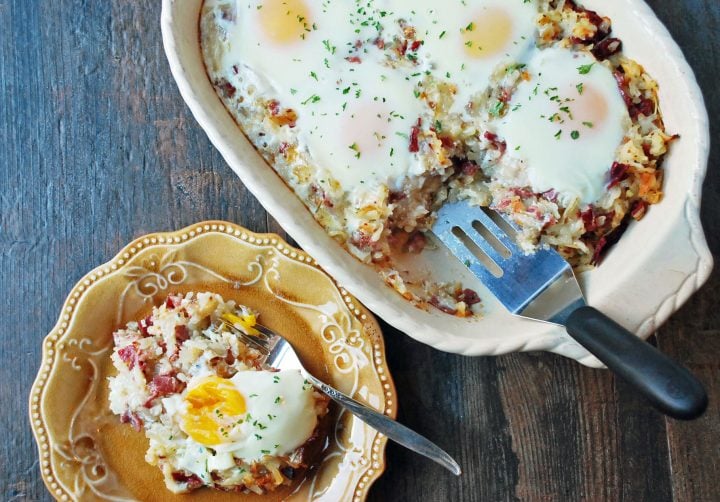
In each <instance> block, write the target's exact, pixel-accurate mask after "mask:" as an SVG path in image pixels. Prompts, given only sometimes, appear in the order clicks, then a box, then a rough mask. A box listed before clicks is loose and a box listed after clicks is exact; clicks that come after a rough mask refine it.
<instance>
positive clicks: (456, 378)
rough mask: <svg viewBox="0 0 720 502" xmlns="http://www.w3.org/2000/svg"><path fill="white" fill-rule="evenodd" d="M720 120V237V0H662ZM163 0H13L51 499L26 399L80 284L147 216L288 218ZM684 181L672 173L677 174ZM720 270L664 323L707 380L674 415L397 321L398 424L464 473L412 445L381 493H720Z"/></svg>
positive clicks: (6, 453) (28, 467)
mask: <svg viewBox="0 0 720 502" xmlns="http://www.w3.org/2000/svg"><path fill="white" fill-rule="evenodd" d="M650 4H651V5H652V7H653V8H654V9H655V11H656V12H657V14H658V15H659V16H660V18H661V19H662V20H663V21H664V22H665V23H666V24H667V26H668V27H669V29H670V31H671V32H672V34H673V35H674V36H675V38H676V40H677V41H678V42H679V43H680V45H681V46H682V48H683V49H684V51H685V54H686V55H687V57H688V59H689V60H690V64H691V65H692V67H693V68H694V69H695V72H696V73H697V76H698V78H699V81H700V85H701V86H702V88H703V90H704V92H705V98H706V100H707V104H708V108H709V111H710V116H711V117H713V123H712V128H713V129H712V135H713V140H714V143H715V145H714V147H713V152H712V155H711V159H710V168H709V173H708V180H707V182H706V184H705V191H704V204H703V223H704V225H705V229H706V232H707V236H708V239H709V242H710V247H711V248H712V251H713V254H714V255H715V257H716V259H717V257H718V254H719V253H720V196H719V195H720V172H719V171H718V170H717V169H716V165H717V164H718V162H720V130H719V129H718V126H719V125H720V123H718V121H717V119H716V117H718V116H720V93H719V92H718V80H719V79H720V2H718V1H717V0H651V1H650ZM159 18H160V1H159V0H144V1H130V0H112V1H109V0H106V1H86V0H52V1H40V0H0V88H1V89H2V91H1V92H2V95H1V96H2V97H1V99H0V270H1V272H0V291H2V294H3V296H4V299H3V300H2V303H3V304H4V305H5V306H6V307H7V310H4V313H3V314H0V318H2V319H3V322H2V331H0V499H2V500H6V501H11V500H50V496H49V495H48V493H47V492H46V490H45V488H44V486H43V483H42V480H41V478H40V473H39V469H38V461H37V454H36V445H35V442H34V440H33V438H32V435H31V432H30V427H29V423H28V419H27V404H26V402H27V396H28V392H29V389H30V385H31V383H32V381H33V379H34V377H35V372H36V370H37V368H38V365H39V361H40V344H41V340H42V338H43V337H44V336H45V334H46V333H47V331H48V330H49V329H50V328H51V327H52V325H53V324H54V322H55V320H56V318H57V315H58V312H59V309H60V306H61V303H62V301H63V299H64V298H65V295H66V294H67V292H68V291H69V290H70V288H71V286H72V285H73V284H74V283H75V282H76V281H77V280H78V279H79V278H80V277H81V276H82V275H83V274H85V272H87V271H88V270H89V269H91V268H92V267H94V266H96V265H98V264H100V263H103V262H105V261H107V260H108V259H110V258H111V257H112V256H113V255H114V254H115V253H116V252H117V251H118V250H119V249H120V248H121V247H122V246H123V245H124V244H125V243H127V242H128V241H130V240H131V239H133V238H134V237H137V236H139V235H141V234H143V233H146V232H152V231H158V230H170V229H176V228H179V227H182V226H185V225H188V224H191V223H194V222H196V221H200V220H204V219H215V218H217V219H226V220H230V221H233V222H236V223H239V224H241V225H244V226H246V227H248V228H250V229H251V230H255V231H260V232H263V231H266V230H271V231H277V232H280V233H282V231H281V229H279V227H278V226H277V224H276V223H274V222H273V221H271V220H270V219H269V218H268V217H267V215H266V213H265V212H264V211H263V208H262V206H261V205H260V204H259V203H258V202H257V201H256V200H255V199H254V198H253V197H252V196H251V195H250V194H249V193H248V192H247V190H245V188H244V187H243V185H242V184H241V183H240V181H239V180H238V179H237V177H236V176H235V175H234V174H233V173H232V172H231V170H230V169H229V168H228V167H227V166H226V165H225V163H224V162H223V160H222V158H221V157H220V155H219V154H218V153H217V151H215V149H214V148H213V147H212V146H211V144H210V142H209V141H208V139H207V138H206V137H205V134H204V133H203V131H202V130H201V129H200V128H199V127H198V125H197V124H196V123H195V121H194V120H193V118H192V117H191V115H190V113H189V111H188V109H187V108H186V107H185V105H184V103H183V101H182V99H181V98H180V95H179V93H178V91H177V89H176V87H175V83H174V82H173V80H172V77H171V75H170V71H169V69H168V65H167V63H166V61H165V56H164V53H163V50H162V45H161V40H160V30H159ZM670 188H671V187H670ZM719 288H720V274H719V273H717V272H716V273H714V274H713V276H712V277H711V279H710V282H709V284H707V285H706V286H705V288H704V289H703V290H702V291H701V292H700V293H699V294H697V295H696V296H694V297H693V298H692V299H691V300H690V301H689V302H688V304H687V305H686V306H685V307H683V309H682V310H681V311H680V312H678V313H677V314H675V315H674V316H673V317H672V319H671V320H670V322H668V323H667V324H666V325H665V326H664V327H663V328H662V329H661V330H660V332H659V333H658V335H657V343H658V345H659V346H660V348H661V349H662V350H664V351H665V352H667V353H669V354H671V355H672V356H674V357H676V358H678V359H679V360H681V361H683V362H684V363H685V364H687V365H688V366H689V367H690V368H691V369H692V370H693V371H694V372H695V373H696V374H697V375H698V376H699V377H700V378H701V380H703V381H704V382H705V384H706V385H707V387H708V390H709V393H710V396H711V404H710V408H709V410H708V412H707V414H706V415H705V416H704V417H703V418H702V419H700V420H698V421H695V422H692V423H680V422H677V421H674V420H669V419H665V418H663V417H662V416H660V415H658V414H657V413H655V412H654V411H651V410H650V409H648V407H647V406H645V404H644V403H643V402H642V401H641V400H640V399H638V398H637V397H635V396H633V394H632V393H631V391H630V390H629V389H628V388H627V386H625V385H623V383H622V382H618V381H617V380H616V379H615V378H613V376H612V375H610V374H609V373H607V372H605V371H597V370H590V369H587V368H583V367H581V366H579V365H578V364H575V363H574V362H572V361H569V360H566V359H563V358H561V357H558V356H554V355H550V354H513V355H508V356H503V357H496V358H472V359H471V358H464V357H460V356H455V355H450V354H444V353H440V352H437V351H435V350H433V349H430V348H428V347H425V346H423V345H420V344H419V343H417V342H414V341H413V340H411V339H410V338H408V337H406V336H405V335H403V334H401V333H399V332H397V331H394V330H393V329H391V328H389V327H387V326H384V327H385V336H386V340H387V346H388V357H389V364H390V367H391V370H392V371H393V374H394V377H395V381H396V383H397V387H398V391H399V406H400V417H399V418H400V420H401V421H403V422H404V423H406V424H407V425H409V426H410V427H413V428H415V429H417V430H418V431H420V432H421V433H423V434H425V435H427V436H428V437H430V438H431V439H433V440H435V441H437V442H438V443H439V444H440V445H442V446H444V447H445V448H447V450H448V451H450V452H451V453H452V454H453V455H455V457H456V458H457V459H458V460H459V461H460V463H461V464H462V466H463V468H464V471H465V474H464V476H463V477H461V478H459V479H456V478H454V477H452V476H451V475H449V474H447V473H446V472H444V471H443V470H441V468H439V467H436V466H435V465H434V464H431V463H429V462H426V461H424V460H423V459H421V458H419V457H417V456H415V455H412V454H410V453H408V452H407V451H405V450H403V449H402V448H400V447H397V446H390V447H389V448H388V452H387V456H388V469H387V472H386V474H385V475H384V476H383V477H382V478H381V480H380V481H378V483H377V484H376V485H375V486H374V487H373V489H372V490H371V493H370V500H372V501H382V500H389V501H395V500H424V501H425V500H427V501H436V500H438V501H439V500H447V501H495V500H543V501H545V500H547V501H550V500H590V501H596V500H627V501H632V502H635V501H643V500H648V501H665V500H678V501H693V502H694V501H710V500H720V404H719V403H720V363H719V357H718V356H719V355H720V309H718V300H719V299H720V294H719V293H718V290H719Z"/></svg>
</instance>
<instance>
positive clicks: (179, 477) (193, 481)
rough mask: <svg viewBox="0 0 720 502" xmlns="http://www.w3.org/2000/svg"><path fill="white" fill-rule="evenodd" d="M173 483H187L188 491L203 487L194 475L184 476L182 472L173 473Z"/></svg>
mask: <svg viewBox="0 0 720 502" xmlns="http://www.w3.org/2000/svg"><path fill="white" fill-rule="evenodd" d="M172 478H173V481H175V482H176V483H187V489H188V490H195V489H197V488H200V487H201V486H203V482H202V480H201V479H200V478H199V477H198V476H197V475H196V474H185V473H184V472H173V473H172Z"/></svg>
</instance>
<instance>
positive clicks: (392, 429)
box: [308, 375, 462, 476]
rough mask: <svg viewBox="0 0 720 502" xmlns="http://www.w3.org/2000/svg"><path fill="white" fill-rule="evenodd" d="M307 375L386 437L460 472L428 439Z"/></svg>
mask: <svg viewBox="0 0 720 502" xmlns="http://www.w3.org/2000/svg"><path fill="white" fill-rule="evenodd" d="M308 376H309V378H308V379H309V380H310V381H311V382H312V383H313V385H315V387H317V388H318V389H320V390H321V391H323V392H324V393H325V394H326V395H327V396H328V397H330V398H331V399H332V400H333V401H335V402H337V403H338V404H340V406H342V407H344V408H345V409H347V410H349V411H350V412H351V413H352V414H353V415H355V416H356V417H358V418H359V419H360V420H362V421H363V422H365V423H366V424H368V425H369V426H370V427H372V428H373V429H375V430H376V431H378V432H380V433H382V434H385V435H386V436H387V437H388V438H390V439H392V440H393V441H395V442H396V443H399V444H401V445H403V446H404V447H405V448H408V449H410V450H412V451H414V452H415V453H419V454H420V455H423V456H425V457H427V458H429V459H430V460H432V461H434V462H437V463H438V464H440V465H442V466H443V467H445V468H446V469H447V470H449V471H450V472H452V473H453V474H455V475H456V476H459V475H460V474H461V473H462V471H461V469H460V466H459V465H458V463H457V462H456V461H455V460H454V459H453V458H452V457H451V456H450V455H448V454H447V453H446V452H445V451H444V450H442V449H441V448H440V447H439V446H437V445H436V444H435V443H433V442H432V441H430V440H429V439H427V438H425V437H423V436H421V435H420V434H418V433H417V432H415V431H413V430H411V429H409V428H407V427H405V426H404V425H402V424H400V423H398V422H396V421H395V420H393V419H392V418H390V417H388V416H386V415H383V414H382V413H379V412H377V411H375V410H373V409H372V408H370V407H368V406H366V405H364V404H362V403H360V402H358V401H356V400H354V399H353V398H351V397H350V396H348V395H346V394H343V393H342V392H340V391H339V390H337V389H335V388H333V387H331V386H329V385H327V384H326V383H324V382H322V381H320V380H318V379H317V378H315V377H313V376H312V375H308Z"/></svg>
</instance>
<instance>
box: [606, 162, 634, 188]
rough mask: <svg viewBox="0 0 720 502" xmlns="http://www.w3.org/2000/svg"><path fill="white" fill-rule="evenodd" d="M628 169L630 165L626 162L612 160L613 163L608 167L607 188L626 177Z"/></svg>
mask: <svg viewBox="0 0 720 502" xmlns="http://www.w3.org/2000/svg"><path fill="white" fill-rule="evenodd" d="M628 169H630V166H628V165H627V164H621V163H619V162H613V165H612V167H611V168H610V183H609V184H608V188H612V187H614V186H615V185H617V184H619V183H620V182H621V181H623V180H624V179H625V178H627V172H628Z"/></svg>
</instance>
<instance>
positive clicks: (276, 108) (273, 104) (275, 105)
mask: <svg viewBox="0 0 720 502" xmlns="http://www.w3.org/2000/svg"><path fill="white" fill-rule="evenodd" d="M267 109H268V111H269V112H270V115H272V116H273V117H275V116H276V115H277V114H278V113H280V103H279V102H278V100H277V99H271V100H270V101H268V104H267Z"/></svg>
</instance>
